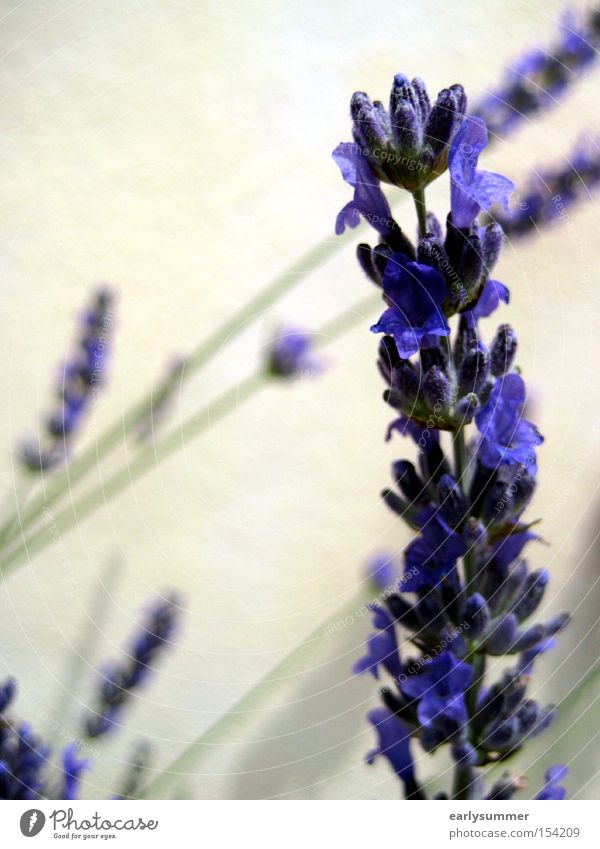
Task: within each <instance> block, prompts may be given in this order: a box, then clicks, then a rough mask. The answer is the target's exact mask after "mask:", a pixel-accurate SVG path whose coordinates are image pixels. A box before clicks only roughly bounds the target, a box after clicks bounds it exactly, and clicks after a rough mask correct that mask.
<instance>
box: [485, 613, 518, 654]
mask: <svg viewBox="0 0 600 849" xmlns="http://www.w3.org/2000/svg"><path fill="white" fill-rule="evenodd" d="M516 634H517V618H516V616H513V614H512V613H508V614H507V615H506V616H503V617H502V618H501V619H498V620H497V621H496V622H495V624H494V626H493V627H492V630H491V632H490V634H489V635H488V637H487V639H486V641H485V650H486V651H487V653H488V654H492V655H500V654H507V653H508V652H509V650H511V649H512V646H513V644H514V642H515V637H516Z"/></svg>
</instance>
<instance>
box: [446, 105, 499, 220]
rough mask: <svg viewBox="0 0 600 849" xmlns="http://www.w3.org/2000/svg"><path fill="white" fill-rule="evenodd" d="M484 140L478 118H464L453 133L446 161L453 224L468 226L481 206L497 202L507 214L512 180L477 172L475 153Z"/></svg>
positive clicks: (483, 128) (485, 141)
mask: <svg viewBox="0 0 600 849" xmlns="http://www.w3.org/2000/svg"><path fill="white" fill-rule="evenodd" d="M487 143H488V134H487V129H486V126H485V123H484V122H483V121H482V120H481V118H467V119H465V121H464V122H463V124H462V126H461V128H460V130H459V131H458V133H457V134H456V137H455V139H454V141H453V142H452V147H451V148H450V154H449V157H448V162H449V166H450V178H451V190H450V206H451V209H452V222H453V224H454V226H455V227H470V226H471V224H472V223H473V221H474V220H475V218H476V217H477V215H478V214H479V212H480V211H481V210H482V209H485V210H489V209H491V208H492V206H494V205H495V204H500V205H501V206H502V207H503V208H504V210H505V212H506V213H507V214H509V207H508V199H509V197H510V195H511V193H512V192H513V191H514V188H515V186H514V183H513V182H511V180H509V179H507V178H506V177H503V176H502V175H501V174H495V173H494V172H493V171H478V170H477V161H478V159H479V154H480V153H481V151H482V150H483V149H484V147H486V145H487Z"/></svg>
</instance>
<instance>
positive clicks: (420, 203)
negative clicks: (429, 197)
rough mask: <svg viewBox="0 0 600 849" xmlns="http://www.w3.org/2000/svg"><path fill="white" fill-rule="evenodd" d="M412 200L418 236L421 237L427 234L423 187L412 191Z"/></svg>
mask: <svg viewBox="0 0 600 849" xmlns="http://www.w3.org/2000/svg"><path fill="white" fill-rule="evenodd" d="M413 200H414V202H415V209H416V210H417V219H418V222H419V238H420V239H422V238H423V237H424V236H426V235H427V207H426V205H425V189H417V191H416V192H413Z"/></svg>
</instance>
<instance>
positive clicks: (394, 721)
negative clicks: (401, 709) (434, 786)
mask: <svg viewBox="0 0 600 849" xmlns="http://www.w3.org/2000/svg"><path fill="white" fill-rule="evenodd" d="M367 719H368V720H369V722H370V723H371V725H372V726H373V728H374V729H375V732H376V734H377V737H378V746H377V748H376V749H373V750H372V751H370V752H369V753H368V755H367V757H366V761H367V763H369V764H372V763H373V761H374V760H375V758H377V757H379V756H382V757H384V758H387V760H388V761H389V762H390V764H391V766H392V769H393V770H394V772H395V773H396V775H397V776H398V778H399V779H400V780H401V781H402V782H403V784H404V786H405V788H406V794H407V795H411V794H412V793H413V792H414V790H415V789H416V787H415V770H414V762H413V759H412V756H411V753H410V728H409V727H408V726H407V725H405V723H404V722H402V721H401V720H400V719H398V717H397V716H394V714H392V713H390V711H389V710H388V709H387V708H385V707H378V708H373V710H371V711H369V713H368V715H367Z"/></svg>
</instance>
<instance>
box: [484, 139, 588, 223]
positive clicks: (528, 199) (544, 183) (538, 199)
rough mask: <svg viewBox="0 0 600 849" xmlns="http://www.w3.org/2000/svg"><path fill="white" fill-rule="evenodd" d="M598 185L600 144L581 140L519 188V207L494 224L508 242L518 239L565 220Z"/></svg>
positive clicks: (517, 205)
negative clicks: (510, 239)
mask: <svg viewBox="0 0 600 849" xmlns="http://www.w3.org/2000/svg"><path fill="white" fill-rule="evenodd" d="M599 184H600V140H598V139H591V138H589V137H586V138H582V139H581V140H580V141H579V142H578V143H577V145H576V146H575V147H574V149H573V150H572V152H571V153H569V154H568V155H567V156H566V157H565V158H564V161H563V162H561V163H560V164H557V165H555V166H542V167H541V168H540V169H539V170H537V171H535V172H534V173H533V174H532V175H531V176H530V177H529V178H528V179H527V180H526V181H525V183H524V184H523V186H522V187H519V199H518V203H516V204H513V207H512V214H511V215H510V216H508V215H504V214H502V213H498V214H497V215H496V220H497V221H498V222H499V223H500V224H501V225H502V228H503V229H504V232H505V233H506V235H507V236H509V237H510V238H519V237H521V236H527V235H529V234H530V233H533V232H535V231H536V230H538V229H539V228H541V227H544V226H546V225H549V224H552V223H554V222H556V221H561V220H565V219H566V218H567V217H568V215H569V213H570V212H571V211H572V209H573V207H574V206H575V205H576V204H577V203H578V202H579V201H581V200H583V199H586V198H587V197H589V195H590V194H591V192H592V191H594V190H595V189H596V188H597V187H598V185H599Z"/></svg>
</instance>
